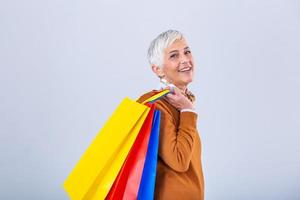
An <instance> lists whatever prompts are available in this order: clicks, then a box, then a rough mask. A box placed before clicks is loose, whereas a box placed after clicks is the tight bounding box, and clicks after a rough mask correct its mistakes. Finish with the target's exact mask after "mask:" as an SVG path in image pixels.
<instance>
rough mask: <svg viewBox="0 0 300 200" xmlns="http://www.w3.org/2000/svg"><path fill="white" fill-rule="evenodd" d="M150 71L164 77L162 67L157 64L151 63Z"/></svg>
mask: <svg viewBox="0 0 300 200" xmlns="http://www.w3.org/2000/svg"><path fill="white" fill-rule="evenodd" d="M151 68H152V71H153V72H154V73H155V74H156V75H157V76H158V77H164V73H163V71H162V69H161V68H160V67H159V66H157V65H151Z"/></svg>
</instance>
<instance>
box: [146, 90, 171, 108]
mask: <svg viewBox="0 0 300 200" xmlns="http://www.w3.org/2000/svg"><path fill="white" fill-rule="evenodd" d="M168 93H170V90H169V89H166V90H163V91H161V92H159V93H157V94H155V95H153V96H152V97H150V98H148V99H146V100H145V101H143V103H142V104H145V103H153V102H154V101H156V100H158V99H160V98H161V97H163V96H165V95H167V94H168Z"/></svg>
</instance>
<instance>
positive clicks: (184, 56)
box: [180, 55, 189, 64]
mask: <svg viewBox="0 0 300 200" xmlns="http://www.w3.org/2000/svg"><path fill="white" fill-rule="evenodd" d="M188 62H189V58H188V57H187V56H186V55H183V56H181V58H180V63H181V64H185V63H188Z"/></svg>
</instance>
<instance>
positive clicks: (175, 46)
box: [165, 39, 189, 52]
mask: <svg viewBox="0 0 300 200" xmlns="http://www.w3.org/2000/svg"><path fill="white" fill-rule="evenodd" d="M185 49H189V46H188V44H187V42H186V40H185V39H181V40H178V39H177V40H175V41H174V42H173V43H172V44H171V45H170V46H169V47H167V48H165V51H167V52H172V51H180V50H185Z"/></svg>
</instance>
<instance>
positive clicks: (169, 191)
mask: <svg viewBox="0 0 300 200" xmlns="http://www.w3.org/2000/svg"><path fill="white" fill-rule="evenodd" d="M154 94H155V91H154V90H153V91H151V92H148V93H146V94H144V95H142V96H141V97H140V98H139V99H138V102H140V103H141V102H143V101H144V100H146V99H147V98H149V97H151V96H153V95H154ZM155 106H156V108H157V109H159V110H160V111H161V125H160V138H159V149H158V163H157V174H156V185H155V199H158V200H160V199H162V200H176V199H178V200H194V199H195V200H196V199H197V200H203V199H204V176H203V172H202V163H201V141H200V137H199V135H198V131H197V114H196V113H193V112H182V113H180V111H178V110H177V109H176V108H175V107H173V106H172V105H171V104H169V103H168V102H167V101H166V100H165V99H164V98H161V99H160V100H158V101H156V102H155Z"/></svg>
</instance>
